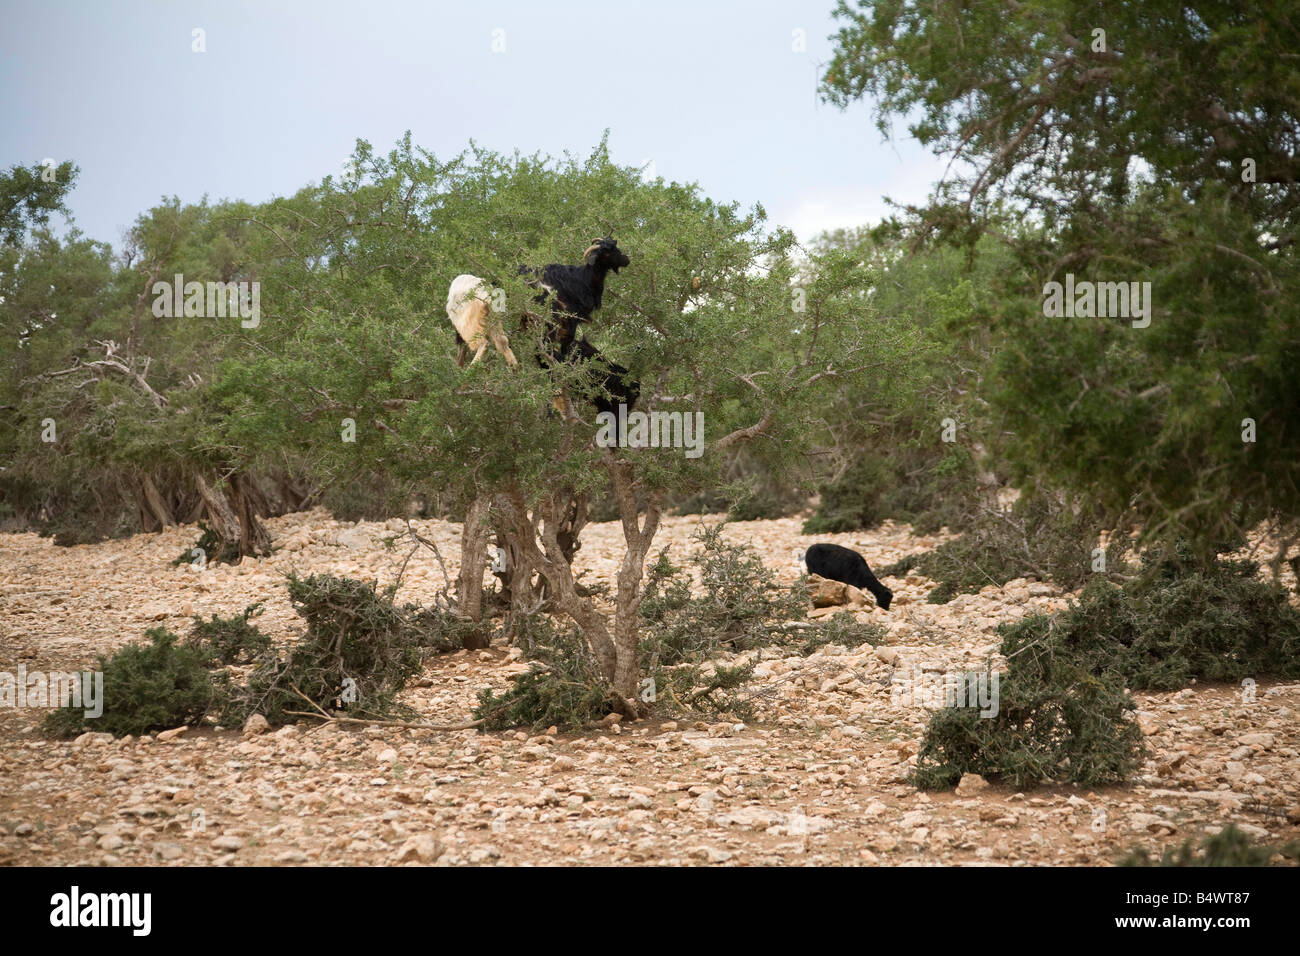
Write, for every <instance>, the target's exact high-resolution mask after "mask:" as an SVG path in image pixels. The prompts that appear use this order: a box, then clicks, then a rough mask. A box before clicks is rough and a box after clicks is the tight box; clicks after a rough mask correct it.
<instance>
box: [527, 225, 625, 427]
mask: <svg viewBox="0 0 1300 956" xmlns="http://www.w3.org/2000/svg"><path fill="white" fill-rule="evenodd" d="M630 262H631V260H630V259H628V257H627V255H626V254H624V252H623V251H622V250H621V249H619V247H618V243H617V242H616V241H615V240H614V238H613V237H610V236H607V237H605V238H604V239H596V240H594V241H593V242H592V244H591V245H590V246H588V247H587V251H586V252H585V253H583V262H582V265H578V266H570V265H560V264H557V263H552V264H551V265H547V266H543V267H542V268H541V269H531V268H529V267H528V266H520V269H519V273H520V275H526V276H529V277H530V278H529V280H528V283H529V285H531V286H533V287H534V288H538V289H541V290H542V291H541V293H540V294H539V295H538V296H537V298H536V299H535V300H534V301H536V302H537V303H538V304H539V305H546V304H547V303H548V300H549V304H550V312H551V315H550V322H549V324H548V326H547V330H546V351H545V354H544V355H539V356H538V357H537V361H538V362H539V363H540V364H541V365H542V366H543V367H544V368H546V367H550V366H551V365H553V364H554V363H555V362H568V361H575V360H576V361H579V362H584V363H585V362H589V361H591V360H593V359H595V360H598V362H597V364H598V365H603V366H605V368H606V370H607V371H605V373H604V374H603V375H602V374H601V373H600V372H599V371H597V370H593V374H592V379H593V382H592V384H593V386H594V388H593V391H595V392H596V395H595V397H594V398H593V403H594V404H595V405H596V408H597V409H599V410H600V411H611V412H614V413H617V409H618V406H619V404H626V405H627V406H628V408H631V407H632V405H633V404H634V403H635V402H636V400H637V398H638V396H639V395H640V385H639V383H638V382H637V381H636V380H635V379H633V378H632V376H631V374H630V373H629V372H628V370H627V369H626V368H624V367H623V366H622V365H619V364H618V363H617V362H611V361H609V360H608V359H606V358H605V357H604V356H603V355H601V353H600V350H599V349H597V348H596V346H594V345H592V344H591V343H590V342H588V341H587V340H586V339H584V338H579V337H578V326H579V324H581V323H583V322H590V321H591V314H592V313H593V312H595V311H596V310H597V309H599V308H600V303H601V300H602V299H603V297H604V294H605V276H606V275H608V274H609V272H610V270H613V271H614V272H615V273H617V272H618V270H619V269H621V268H623V266H626V265H628V264H629V263H630ZM526 322H527V319H526V318H525V323H526ZM557 407H559V406H558V403H557ZM561 412H563V409H561Z"/></svg>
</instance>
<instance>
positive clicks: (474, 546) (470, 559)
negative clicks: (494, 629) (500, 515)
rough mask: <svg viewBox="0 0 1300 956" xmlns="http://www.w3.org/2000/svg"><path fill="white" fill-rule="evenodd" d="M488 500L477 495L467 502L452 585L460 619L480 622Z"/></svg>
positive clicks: (481, 618) (481, 615)
mask: <svg viewBox="0 0 1300 956" xmlns="http://www.w3.org/2000/svg"><path fill="white" fill-rule="evenodd" d="M488 504H489V499H488V498H487V497H486V496H483V495H480V496H478V497H476V498H475V499H474V500H473V501H471V502H470V505H469V510H468V511H466V512H465V523H464V525H462V527H461V532H460V576H459V577H458V578H457V581H456V603H457V605H458V606H459V612H460V615H461V617H464V618H467V619H469V620H471V621H481V620H483V560H484V557H485V555H486V551H487V523H486V519H487V512H488Z"/></svg>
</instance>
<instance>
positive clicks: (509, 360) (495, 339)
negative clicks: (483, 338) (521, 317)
mask: <svg viewBox="0 0 1300 956" xmlns="http://www.w3.org/2000/svg"><path fill="white" fill-rule="evenodd" d="M489 334H490V335H491V336H492V344H493V345H494V346H496V350H497V351H498V352H500V353H501V354H502V355H504V356H505V357H506V364H507V365H509V366H510V367H511V368H515V367H516V366H518V365H519V360H518V359H517V358H515V353H514V352H512V351H510V340H509V339H508V338H506V334H505V333H504V332H501V331H499V330H498V329H490V330H489Z"/></svg>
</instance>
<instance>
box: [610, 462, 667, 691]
mask: <svg viewBox="0 0 1300 956" xmlns="http://www.w3.org/2000/svg"><path fill="white" fill-rule="evenodd" d="M609 472H610V477H611V478H612V479H613V487H614V497H615V500H616V501H617V502H618V509H619V516H620V518H621V519H622V522H623V540H624V541H625V542H626V544H627V551H626V552H625V553H624V555H623V563H622V565H621V566H620V567H619V571H618V591H617V594H616V596H615V604H614V652H615V669H614V681H613V683H614V693H616V694H617V695H618V696H619V698H620V699H622V700H625V701H628V702H629V703H630V705H631V715H633V716H637V715H641V714H643V713H644V712H645V710H646V708H645V707H644V704H646V703H648V701H642V700H641V699H640V685H641V662H640V654H639V652H640V622H641V613H640V612H641V601H642V599H643V598H644V597H645V592H644V591H642V589H641V583H642V580H643V578H644V576H645V559H646V555H647V554H648V553H649V551H650V545H651V543H652V542H653V541H654V537H655V533H656V532H657V531H658V530H659V515H660V512H659V498H658V495H655V494H651V495H649V496H648V497H647V501H646V509H645V522H644V523H641V522H640V521H639V516H638V513H637V500H636V484H635V482H634V481H633V478H632V466H631V465H629V464H628V463H627V462H620V461H615V460H612V455H611V461H610V464H609Z"/></svg>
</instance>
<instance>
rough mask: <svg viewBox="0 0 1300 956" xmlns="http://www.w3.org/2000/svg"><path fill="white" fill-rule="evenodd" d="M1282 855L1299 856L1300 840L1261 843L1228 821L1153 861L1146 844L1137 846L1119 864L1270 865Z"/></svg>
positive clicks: (1167, 848)
mask: <svg viewBox="0 0 1300 956" xmlns="http://www.w3.org/2000/svg"><path fill="white" fill-rule="evenodd" d="M1278 854H1281V855H1282V856H1283V857H1286V858H1287V859H1289V860H1293V861H1294V860H1296V859H1300V840H1292V841H1290V842H1288V843H1285V844H1281V845H1258V844H1256V843H1255V842H1254V841H1253V840H1252V839H1251V838H1250V835H1249V834H1247V833H1246V832H1244V831H1243V830H1240V829H1238V828H1237V827H1236V826H1234V825H1233V824H1231V823H1230V824H1228V825H1227V826H1226V827H1224V828H1223V829H1222V830H1220V831H1219V832H1218V833H1213V834H1207V835H1205V836H1203V837H1202V839H1201V841H1200V844H1199V846H1198V845H1197V841H1196V839H1195V837H1188V838H1187V839H1186V840H1184V841H1183V842H1182V843H1181V844H1180V845H1178V846H1176V847H1174V846H1170V847H1166V849H1165V852H1164V853H1162V854H1161V856H1160V859H1159V860H1153V859H1152V858H1151V854H1150V853H1148V852H1147V850H1146V848H1145V847H1134V848H1133V849H1131V850H1129V851H1128V853H1126V854H1125V855H1124V856H1123V857H1121V858H1120V860H1119V861H1118V863H1119V865H1120V866H1269V865H1271V864H1272V862H1273V857H1274V856H1277V855H1278Z"/></svg>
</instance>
